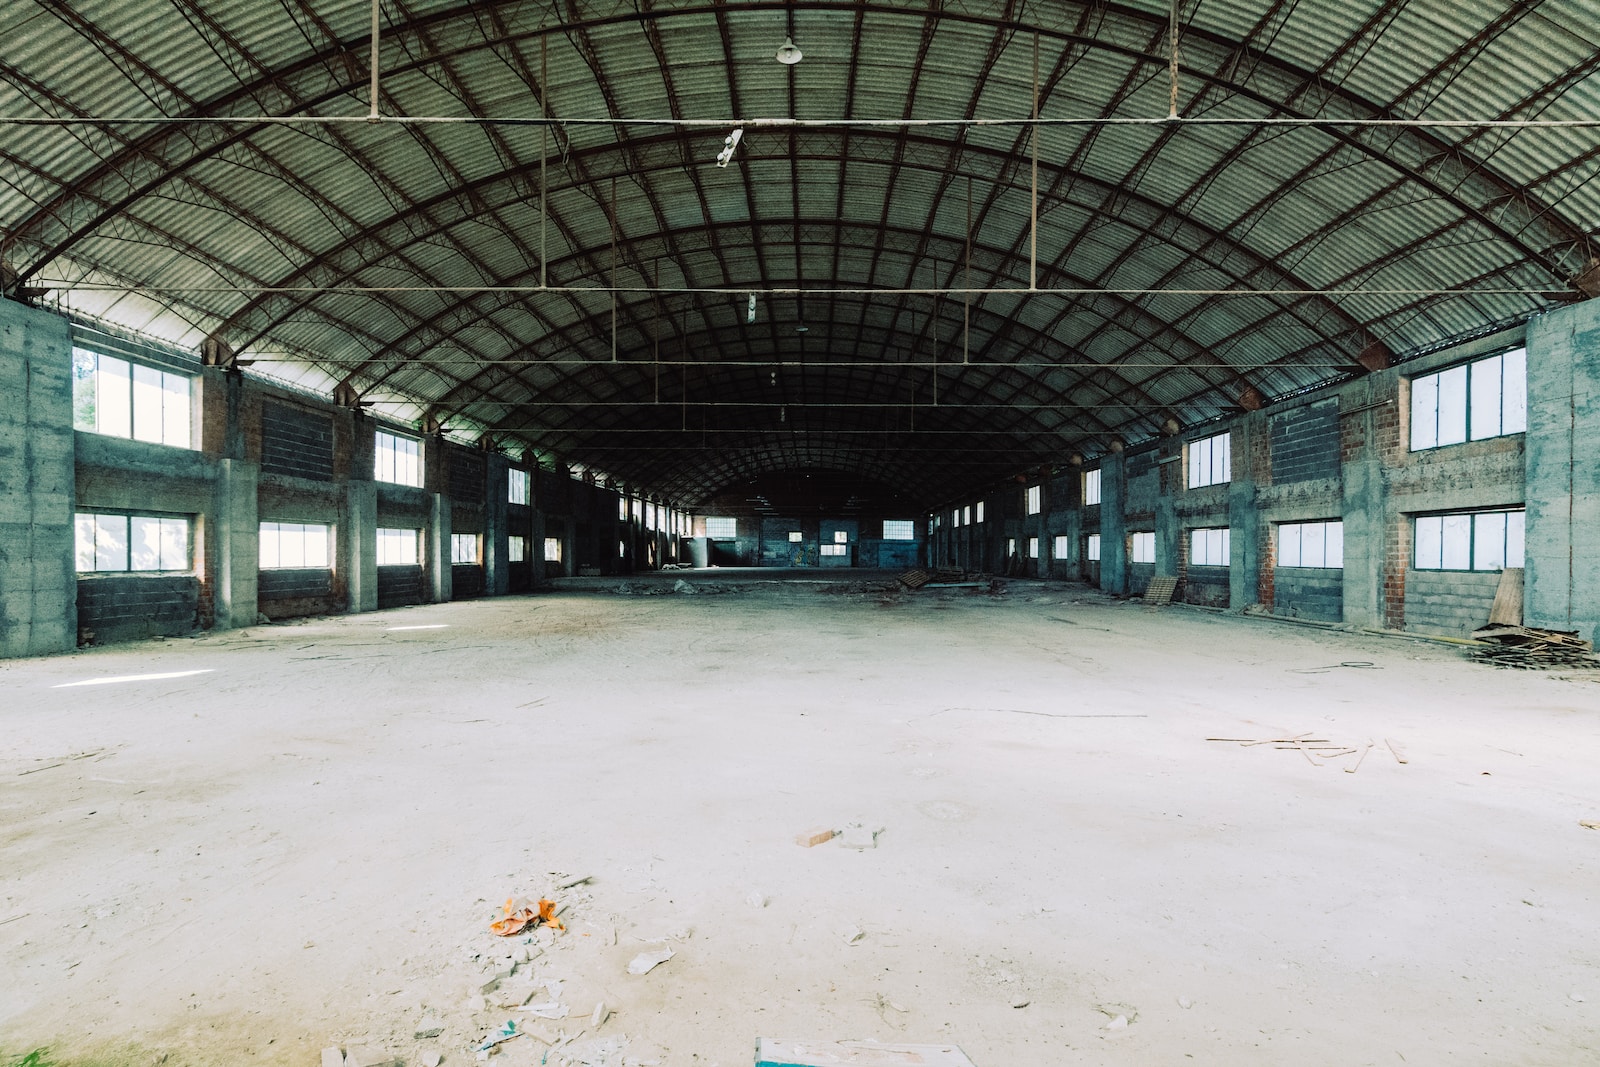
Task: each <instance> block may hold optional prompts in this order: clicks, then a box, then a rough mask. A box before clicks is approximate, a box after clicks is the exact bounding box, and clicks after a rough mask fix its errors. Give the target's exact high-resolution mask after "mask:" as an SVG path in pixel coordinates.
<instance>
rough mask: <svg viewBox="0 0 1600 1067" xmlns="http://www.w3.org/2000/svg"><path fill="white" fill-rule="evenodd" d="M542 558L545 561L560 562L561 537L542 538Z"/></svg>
mask: <svg viewBox="0 0 1600 1067" xmlns="http://www.w3.org/2000/svg"><path fill="white" fill-rule="evenodd" d="M544 559H545V562H546V563H560V562H561V538H559V537H546V538H545V539H544Z"/></svg>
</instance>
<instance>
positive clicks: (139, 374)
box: [72, 348, 194, 448]
mask: <svg viewBox="0 0 1600 1067" xmlns="http://www.w3.org/2000/svg"><path fill="white" fill-rule="evenodd" d="M191 405H192V383H191V380H190V378H189V376H188V375H185V374H175V373H173V372H172V371H164V370H158V369H157V368H155V367H147V366H145V365H143V364H141V363H130V362H129V361H127V360H125V359H118V358H116V357H115V356H107V355H102V354H101V353H99V352H91V351H89V350H88V349H85V348H74V349H73V350H72V424H73V426H75V427H76V428H77V429H80V430H88V431H89V432H90V433H100V434H106V435H108V436H110V437H129V438H132V439H133V440H135V441H149V442H151V443H153V444H161V445H172V446H173V447H175V448H193V447H194V440H193V438H194V430H193V423H192V421H191V416H190V411H191Z"/></svg>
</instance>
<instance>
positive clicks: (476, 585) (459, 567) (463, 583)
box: [450, 563, 483, 600]
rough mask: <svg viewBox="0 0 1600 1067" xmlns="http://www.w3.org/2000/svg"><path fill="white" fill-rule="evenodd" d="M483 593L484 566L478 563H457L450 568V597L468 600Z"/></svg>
mask: <svg viewBox="0 0 1600 1067" xmlns="http://www.w3.org/2000/svg"><path fill="white" fill-rule="evenodd" d="M482 595H483V568H482V567H480V566H478V565H477V564H476V563H457V564H454V565H452V566H451V568H450V599H452V600H467V599H470V598H472V597H479V596H482Z"/></svg>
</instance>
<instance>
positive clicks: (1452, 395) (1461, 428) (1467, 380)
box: [1411, 348, 1528, 452]
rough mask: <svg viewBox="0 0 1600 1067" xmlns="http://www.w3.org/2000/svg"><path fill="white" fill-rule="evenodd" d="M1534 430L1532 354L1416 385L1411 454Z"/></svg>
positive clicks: (1496, 359)
mask: <svg viewBox="0 0 1600 1067" xmlns="http://www.w3.org/2000/svg"><path fill="white" fill-rule="evenodd" d="M1527 428H1528V353H1527V350H1526V349H1522V348H1518V349H1515V350H1513V351H1511V352H1502V353H1501V354H1500V355H1497V356H1490V357H1488V358H1487V359H1479V360H1474V361H1473V362H1471V363H1467V364H1463V365H1462V366H1459V367H1449V368H1447V369H1445V370H1442V371H1439V372H1438V373H1436V374H1427V375H1424V376H1422V377H1420V378H1413V379H1412V380H1411V451H1413V452H1419V451H1421V450H1423V449H1426V448H1439V447H1442V446H1444V445H1458V444H1461V443H1462V442H1463V441H1468V440H1471V441H1482V440H1484V439H1486V438H1490V437H1504V436H1505V435H1507V434H1513V433H1522V432H1523V431H1525V430H1526V429H1527Z"/></svg>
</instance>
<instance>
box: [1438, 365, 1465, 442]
mask: <svg viewBox="0 0 1600 1067" xmlns="http://www.w3.org/2000/svg"><path fill="white" fill-rule="evenodd" d="M1466 439H1467V368H1465V367H1452V368H1451V369H1450V370H1447V371H1444V372H1442V373H1441V374H1440V375H1439V443H1440V444H1441V445H1456V444H1460V443H1461V442H1462V441H1465V440H1466Z"/></svg>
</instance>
